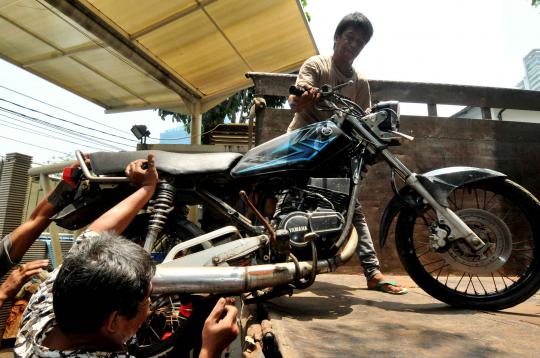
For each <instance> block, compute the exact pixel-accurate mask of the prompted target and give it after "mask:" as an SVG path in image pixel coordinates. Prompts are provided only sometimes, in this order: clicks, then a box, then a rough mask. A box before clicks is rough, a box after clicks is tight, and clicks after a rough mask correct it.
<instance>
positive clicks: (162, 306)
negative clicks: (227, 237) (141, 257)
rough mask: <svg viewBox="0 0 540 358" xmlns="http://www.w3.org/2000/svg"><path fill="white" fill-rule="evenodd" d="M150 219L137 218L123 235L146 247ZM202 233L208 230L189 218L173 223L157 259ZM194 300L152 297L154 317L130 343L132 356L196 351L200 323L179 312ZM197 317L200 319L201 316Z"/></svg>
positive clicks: (163, 236) (166, 230)
mask: <svg viewBox="0 0 540 358" xmlns="http://www.w3.org/2000/svg"><path fill="white" fill-rule="evenodd" d="M148 219H149V215H148V214H140V215H137V217H136V218H135V219H134V220H133V221H132V223H131V224H130V226H129V227H128V228H127V229H126V230H125V231H124V233H123V235H124V236H125V237H126V238H127V239H129V240H131V241H133V242H136V243H138V244H139V245H141V246H142V245H144V239H145V234H146V229H147V227H148ZM202 234H204V231H202V230H201V229H200V228H199V227H198V226H196V225H195V224H193V223H191V222H190V221H188V220H187V219H178V220H177V221H176V222H174V223H173V222H171V220H169V221H168V222H167V225H166V226H165V228H164V229H163V232H162V233H161V235H160V236H159V237H158V238H157V239H156V241H155V243H154V249H153V250H152V254H153V257H154V259H158V258H159V260H163V258H164V257H165V255H166V254H167V253H168V252H169V251H170V250H171V249H172V248H173V247H174V246H175V245H176V244H178V243H180V242H183V241H186V240H189V239H191V238H194V237H196V236H199V235H202ZM200 249H202V247H201V246H200V245H197V246H195V247H193V248H190V249H189V250H190V252H191V251H198V250H200ZM183 254H185V253H183ZM191 300H192V297H191V296H189V295H185V296H182V297H181V296H179V295H161V296H157V297H152V305H151V314H150V315H149V316H148V318H147V319H146V321H145V322H144V323H143V325H142V326H141V328H140V329H139V330H138V331H137V333H136V335H135V336H134V338H133V339H132V340H131V342H130V343H129V345H128V350H129V353H130V354H131V355H133V356H135V357H141V358H142V357H144V358H149V357H156V358H157V357H169V356H170V357H178V356H184V355H185V354H187V353H186V352H189V351H190V350H191V349H192V348H193V344H194V342H193V339H192V336H193V333H192V332H191V331H192V330H193V329H194V328H193V326H194V325H196V324H197V323H196V322H192V321H193V319H190V318H189V317H186V316H185V315H183V314H182V313H181V312H179V307H180V305H181V303H182V302H183V303H186V302H191ZM181 301H182V302H181ZM180 311H181V310H180ZM194 318H195V319H196V318H197V315H195V317H194ZM181 352H183V353H181Z"/></svg>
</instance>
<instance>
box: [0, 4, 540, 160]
mask: <svg viewBox="0 0 540 358" xmlns="http://www.w3.org/2000/svg"><path fill="white" fill-rule="evenodd" d="M530 4H531V1H530V0H453V1H448V0H444V1H443V0H407V1H405V0H308V5H307V8H306V10H307V11H308V12H309V14H310V16H311V22H310V28H311V31H312V34H313V37H314V39H315V42H316V44H317V47H318V49H319V51H320V53H322V54H331V53H332V46H333V33H334V30H335V27H336V25H337V23H338V22H339V20H340V19H341V18H342V17H343V16H344V15H346V14H347V13H350V12H353V11H360V12H362V13H364V14H365V15H366V16H367V17H368V18H369V19H370V20H371V22H372V24H373V27H374V35H373V37H372V39H371V41H370V43H369V44H368V45H367V46H366V47H365V48H364V50H363V51H362V53H361V54H360V55H359V57H358V58H357V60H356V62H355V66H356V68H357V69H359V70H360V71H361V72H362V73H364V75H366V76H367V78H369V79H378V80H395V81H414V82H432V83H448V84H463V85H476V86H494V87H515V85H516V84H517V83H518V82H519V81H520V80H521V79H522V78H523V76H524V67H523V57H524V56H525V55H526V54H527V53H528V52H529V51H530V50H532V49H533V48H540V7H538V8H534V7H532V6H531V5H530ZM16 92H19V93H20V94H18V93H16ZM27 96H30V97H33V98H35V99H38V100H39V101H42V102H46V103H48V104H51V105H53V106H56V107H58V108H62V109H64V110H67V111H69V112H71V113H68V112H65V111H62V110H60V109H57V108H54V107H51V106H49V105H46V104H43V103H40V102H37V101H35V100H32V99H30V98H28V97H27ZM6 101H11V102H13V103H17V104H19V105H22V106H25V107H28V108H32V109H34V110H37V111H40V112H43V113H46V114H48V115H52V116H54V117H58V118H61V119H62V120H63V121H62V120H59V119H55V118H51V117H48V116H46V115H44V114H41V113H38V112H32V111H29V110H27V109H24V108H22V107H19V106H16V105H14V104H10V103H8V102H6ZM0 106H1V107H4V108H7V109H8V110H16V111H20V112H24V113H26V114H27V115H29V116H33V117H38V118H42V119H44V120H47V121H50V122H54V123H58V124H59V125H61V126H65V127H70V128H76V129H77V130H79V131H82V132H86V133H91V134H92V135H95V136H97V137H100V138H104V137H107V139H106V140H105V141H103V140H102V141H101V142H100V143H88V142H82V141H80V140H77V139H75V138H70V139H68V140H69V141H72V142H74V143H69V142H66V141H65V140H59V139H56V138H54V137H60V138H65V136H63V135H60V134H58V133H51V132H50V131H48V130H46V129H41V128H39V124H36V123H35V122H29V121H25V120H22V119H20V118H17V117H15V116H14V115H13V114H11V113H9V112H6V111H0V156H4V155H5V154H6V153H11V152H19V153H23V154H27V155H31V156H33V160H34V162H35V163H37V164H43V163H50V162H55V161H59V160H62V159H65V158H68V157H69V156H73V152H74V151H75V149H81V150H83V151H86V152H91V151H97V150H120V149H122V150H133V149H134V146H135V144H136V141H135V138H134V136H133V135H132V134H131V132H130V128H131V127H132V126H133V125H134V124H146V125H147V126H148V128H149V130H150V132H151V136H152V137H155V138H158V137H159V133H161V132H163V131H164V130H167V129H170V128H173V127H175V126H177V125H178V124H175V123H172V122H171V121H170V120H168V121H162V120H161V119H160V118H159V117H158V116H157V113H156V112H155V111H139V112H127V113H121V114H105V113H104V110H103V108H101V107H99V106H96V105H95V104H93V103H91V102H88V101H86V100H84V99H82V98H80V97H78V96H76V95H74V94H72V93H70V92H68V91H65V90H63V89H61V88H59V87H57V86H55V85H53V84H50V83H49V82H47V81H45V80H42V79H40V78H38V77H36V76H34V75H32V74H30V73H29V72H26V71H24V70H22V69H19V68H18V67H15V66H13V65H11V64H9V63H7V62H5V61H3V60H0ZM458 109H459V108H456V107H453V106H439V114H442V115H450V114H452V113H453V112H456V111H457V110H458ZM425 112H426V110H425V106H419V105H404V106H402V113H405V114H425ZM8 117H12V118H8ZM83 117H84V118H83ZM66 121H70V122H76V123H78V124H80V125H84V126H87V127H91V128H95V129H99V130H101V131H103V132H108V133H114V135H115V136H107V135H104V134H101V133H98V132H91V131H90V130H86V129H84V128H81V127H78V126H77V127H75V126H73V125H71V124H70V123H69V122H66ZM22 126H24V127H25V128H26V129H25V130H21V129H20V127H22ZM13 127H18V128H19V129H15V128H13ZM32 131H33V132H32ZM44 133H46V134H44ZM23 142H24V143H23ZM149 142H156V141H152V140H149Z"/></svg>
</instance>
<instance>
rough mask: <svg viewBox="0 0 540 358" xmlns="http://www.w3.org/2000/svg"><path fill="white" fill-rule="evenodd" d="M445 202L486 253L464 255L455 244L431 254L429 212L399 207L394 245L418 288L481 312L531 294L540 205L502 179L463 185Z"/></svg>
mask: <svg viewBox="0 0 540 358" xmlns="http://www.w3.org/2000/svg"><path fill="white" fill-rule="evenodd" d="M448 199H449V203H450V208H451V209H452V210H453V211H454V212H456V214H458V216H460V217H461V218H462V219H463V220H464V221H465V222H466V223H467V224H468V225H469V227H471V229H473V231H475V233H476V234H477V235H478V236H480V237H481V238H482V239H483V240H484V242H487V243H488V245H486V251H484V252H483V253H480V254H479V253H477V252H469V251H468V250H470V249H468V246H467V245H466V244H465V243H464V242H463V241H462V240H456V241H454V242H452V243H451V244H450V248H449V249H448V251H446V252H444V253H438V252H433V251H432V250H430V245H429V238H428V235H429V233H430V232H429V228H428V226H427V224H429V223H431V222H433V221H435V220H436V215H434V214H435V213H434V211H433V209H431V208H426V210H424V211H423V212H422V213H418V212H415V211H414V210H412V209H405V210H404V211H402V212H401V214H400V216H399V218H398V221H397V225H396V247H397V249H398V253H399V257H400V260H401V262H402V264H403V266H404V267H405V270H406V271H407V272H408V274H409V275H410V276H411V278H412V279H413V280H414V281H415V282H416V283H417V284H418V286H420V287H421V288H422V289H423V290H424V291H426V292H427V293H428V294H430V295H431V296H433V297H435V298H436V299H438V300H440V301H443V302H445V303H447V304H449V305H452V306H456V307H461V308H471V309H482V310H501V309H505V308H509V307H512V306H515V305H517V304H519V303H522V302H523V301H525V300H526V299H528V298H529V297H531V296H532V295H534V294H535V293H536V292H537V291H538V289H539V288H540V223H539V221H538V218H539V217H540V202H539V201H538V200H537V199H536V198H535V197H534V196H533V195H532V194H531V193H529V192H528V191H527V190H525V189H524V188H523V187H521V186H519V185H518V184H516V183H514V182H512V181H510V180H508V179H502V178H497V179H489V180H484V181H480V182H475V183H470V184H467V185H464V186H462V187H459V188H457V189H456V190H455V191H454V192H453V193H452V194H450V197H449V198H448ZM501 257H502V258H501ZM455 282H457V284H456V283H455Z"/></svg>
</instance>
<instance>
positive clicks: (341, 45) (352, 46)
mask: <svg viewBox="0 0 540 358" xmlns="http://www.w3.org/2000/svg"><path fill="white" fill-rule="evenodd" d="M365 45H366V41H365V40H364V36H363V35H362V33H361V32H360V30H359V29H357V28H355V27H348V28H346V29H345V31H343V33H342V34H341V35H339V36H338V37H337V38H336V39H335V46H334V55H335V56H336V55H337V56H339V57H340V58H343V59H344V60H346V61H347V62H349V63H352V62H353V61H354V59H355V58H356V57H357V56H358V54H360V51H362V49H363V48H364V46H365Z"/></svg>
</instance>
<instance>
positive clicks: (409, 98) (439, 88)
mask: <svg viewBox="0 0 540 358" xmlns="http://www.w3.org/2000/svg"><path fill="white" fill-rule="evenodd" d="M246 76H247V77H248V78H251V79H252V80H253V82H254V83H255V86H256V92H257V94H258V95H263V94H264V95H273V96H288V94H289V87H290V86H291V85H293V84H294V81H295V80H296V75H289V74H275V73H270V74H269V73H263V72H250V73H248V74H246ZM369 84H370V87H371V95H372V97H373V102H377V101H385V100H398V101H400V102H411V103H431V104H447V105H462V106H473V107H487V108H511V109H521V110H530V111H540V91H528V90H519V89H512V88H497V87H479V86H464V85H449V84H440V83H423V82H398V81H380V80H370V81H369Z"/></svg>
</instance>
